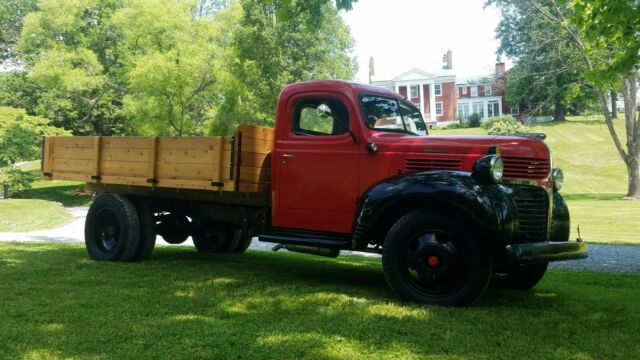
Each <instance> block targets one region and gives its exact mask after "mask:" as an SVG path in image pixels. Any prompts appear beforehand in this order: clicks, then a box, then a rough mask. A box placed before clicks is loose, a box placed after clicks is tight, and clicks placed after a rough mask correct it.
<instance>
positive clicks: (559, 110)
mask: <svg viewBox="0 0 640 360" xmlns="http://www.w3.org/2000/svg"><path fill="white" fill-rule="evenodd" d="M554 108H555V109H554V113H553V120H555V121H564V120H567V118H566V117H565V112H566V108H565V106H564V105H563V104H562V103H561V102H556V104H555V106H554Z"/></svg>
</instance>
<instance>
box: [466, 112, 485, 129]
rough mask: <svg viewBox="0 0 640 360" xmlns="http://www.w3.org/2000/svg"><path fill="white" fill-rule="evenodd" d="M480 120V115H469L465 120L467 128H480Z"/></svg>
mask: <svg viewBox="0 0 640 360" xmlns="http://www.w3.org/2000/svg"><path fill="white" fill-rule="evenodd" d="M481 120H482V117H481V116H480V114H475V113H473V114H471V115H469V117H468V118H467V124H468V125H469V127H471V128H477V127H479V126H480V121H481Z"/></svg>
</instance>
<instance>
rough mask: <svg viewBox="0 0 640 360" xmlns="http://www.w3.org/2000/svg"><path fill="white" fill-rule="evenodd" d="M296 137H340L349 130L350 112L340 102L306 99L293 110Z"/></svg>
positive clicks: (293, 125)
mask: <svg viewBox="0 0 640 360" xmlns="http://www.w3.org/2000/svg"><path fill="white" fill-rule="evenodd" d="M292 129H293V132H294V133H295V134H296V135H340V134H346V133H347V130H348V129H349V112H348V111H347V107H346V106H345V105H344V104H343V103H342V102H341V101H339V100H333V99H305V100H300V101H298V102H297V103H296V105H295V107H294V108H293V123H292Z"/></svg>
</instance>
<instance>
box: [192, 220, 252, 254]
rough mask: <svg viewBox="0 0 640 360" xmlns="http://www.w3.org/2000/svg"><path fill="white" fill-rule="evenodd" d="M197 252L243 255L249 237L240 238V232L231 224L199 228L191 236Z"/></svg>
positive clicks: (249, 242) (249, 241)
mask: <svg viewBox="0 0 640 360" xmlns="http://www.w3.org/2000/svg"><path fill="white" fill-rule="evenodd" d="M191 237H192V239H193V244H194V245H195V247H196V249H197V250H198V252H203V253H243V252H245V251H246V250H247V248H248V247H249V245H250V244H251V236H247V237H246V238H244V239H243V238H242V230H240V228H239V227H238V226H234V225H233V224H218V225H216V226H214V227H209V226H207V227H201V228H200V229H198V230H196V231H195V232H194V233H192V234H191Z"/></svg>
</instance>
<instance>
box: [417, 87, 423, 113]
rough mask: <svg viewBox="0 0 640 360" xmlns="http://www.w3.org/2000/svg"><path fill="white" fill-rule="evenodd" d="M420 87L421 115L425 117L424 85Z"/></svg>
mask: <svg viewBox="0 0 640 360" xmlns="http://www.w3.org/2000/svg"><path fill="white" fill-rule="evenodd" d="M418 86H420V89H418V91H419V93H420V114H422V117H424V84H420V85H418Z"/></svg>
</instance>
